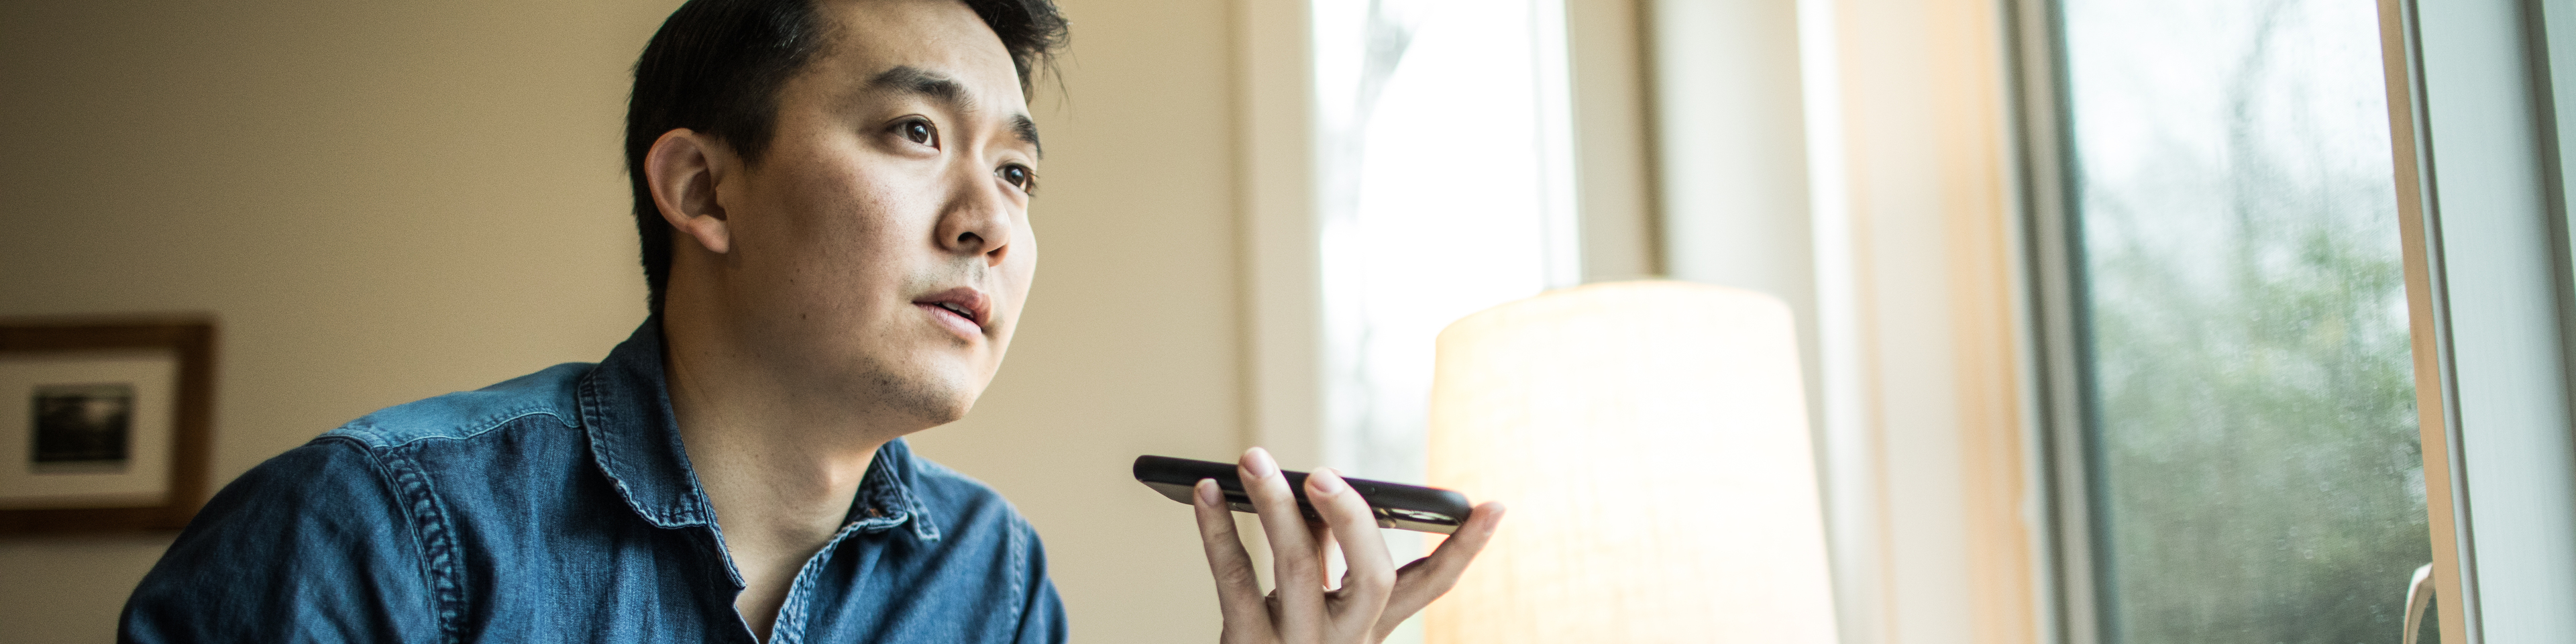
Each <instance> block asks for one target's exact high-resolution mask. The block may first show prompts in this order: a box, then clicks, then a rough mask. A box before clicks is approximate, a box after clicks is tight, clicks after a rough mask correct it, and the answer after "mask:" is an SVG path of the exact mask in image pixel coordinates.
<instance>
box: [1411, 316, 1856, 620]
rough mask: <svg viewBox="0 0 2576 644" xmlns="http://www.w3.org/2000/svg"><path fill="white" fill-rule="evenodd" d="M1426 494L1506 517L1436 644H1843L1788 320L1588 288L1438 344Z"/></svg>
mask: <svg viewBox="0 0 2576 644" xmlns="http://www.w3.org/2000/svg"><path fill="white" fill-rule="evenodd" d="M1439 351H1440V353H1439V367H1438V370H1437V375H1436V376H1435V377H1434V380H1433V384H1432V394H1431V424H1430V433H1431V450H1430V459H1431V462H1430V466H1431V481H1430V482H1431V484H1432V485H1435V486H1439V487H1446V488H1451V489H1456V490H1459V491H1462V492H1465V493H1466V494H1467V495H1468V496H1469V497H1471V498H1474V499H1476V500H1477V501H1479V502H1482V501H1486V500H1497V501H1502V502H1504V503H1505V504H1507V505H1509V506H1511V513H1510V514H1509V515H1507V517H1506V519H1505V521H1504V522H1503V526H1502V530H1501V531H1500V532H1499V533H1498V534H1497V535H1496V536H1495V538H1494V541H1493V542H1492V543H1491V544H1490V545H1489V546H1487V548H1486V550H1485V552H1484V554H1483V556H1481V557H1478V558H1477V561H1476V563H1475V565H1473V566H1470V567H1469V568H1468V571H1467V573H1466V575H1465V576H1464V577H1463V578H1461V579H1460V581H1459V583H1458V586H1457V588H1456V589H1454V590H1451V591H1450V592H1449V594H1448V595H1447V596H1446V597H1443V598H1442V599H1440V600H1439V601H1438V602H1434V603H1433V604H1432V605H1431V607H1430V608H1429V610H1428V611H1427V612H1426V615H1425V620H1426V621H1425V623H1424V628H1423V634H1424V639H1425V640H1426V642H1428V643H1429V644H1470V643H1472V644H1509V643H1514V642H1548V643H1564V644H1573V643H1587V644H1589V643H1626V642H1760V643H1763V644H1832V643H1833V642H1834V641H1835V629H1834V604H1833V591H1832V581H1831V573H1830V570H1829V568H1828V564H1827V560H1826V555H1825V531H1824V512H1823V510H1822V507H1821V502H1820V501H1819V497H1818V494H1817V484H1816V467H1815V458H1814V455H1813V453H1812V449H1811V447H1810V444H1809V442H1808V429H1807V417H1806V404H1805V402H1804V401H1803V399H1802V398H1801V396H1800V393H1799V392H1800V387H1799V383H1800V380H1799V373H1798V352H1797V338H1796V335H1795V332H1794V331H1793V330H1792V327H1791V325H1790V317H1789V309H1788V307H1787V306H1785V305H1782V304H1781V303H1780V301H1779V300H1777V299H1774V298H1772V297H1770V296H1767V295H1763V294H1760V293H1754V292H1751V291H1744V290H1738V289H1730V288H1721V287H1715V286H1704V285H1696V284H1685V283H1679V282H1626V283H1613V284H1596V285H1591V286H1583V287H1579V288H1572V289H1565V290H1559V291H1552V292H1549V293H1546V294H1542V295H1539V296H1537V297H1533V298H1529V299H1526V300H1521V301H1518V302H1512V303H1509V304H1505V305H1502V306H1498V307H1494V308H1492V309H1488V310H1486V311H1483V312H1480V313H1477V314H1475V315H1473V316H1469V317H1467V318H1466V319H1464V320H1460V321H1458V322H1457V323H1456V324H1452V325H1450V326H1449V328H1448V329H1447V330H1446V331H1443V332H1441V334H1440V344H1439Z"/></svg>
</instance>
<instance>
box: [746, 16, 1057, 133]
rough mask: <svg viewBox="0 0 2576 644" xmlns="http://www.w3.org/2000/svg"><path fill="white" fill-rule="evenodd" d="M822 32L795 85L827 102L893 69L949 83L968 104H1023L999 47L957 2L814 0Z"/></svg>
mask: <svg viewBox="0 0 2576 644" xmlns="http://www.w3.org/2000/svg"><path fill="white" fill-rule="evenodd" d="M815 14H816V17H818V18H821V19H822V20H823V22H824V24H825V25H827V28H828V29H829V32H828V35H827V37H826V38H827V39H826V41H825V43H824V47H823V50H822V52H821V53H820V55H818V56H816V57H815V59H814V60H813V61H812V62H811V63H810V64H809V65H808V67H807V70H806V72H805V73H803V74H800V75H799V78H798V79H797V81H799V82H797V83H794V84H802V85H809V86H810V87H809V89H813V90H820V91H823V92H825V93H830V94H846V93H851V92H860V91H865V90H868V89H871V85H872V84H874V83H872V81H874V80H876V79H877V78H878V77H879V76H880V75H882V74H884V73H886V72H888V71H890V70H894V69H896V68H898V67H910V68H913V69H917V70H923V71H926V72H929V73H931V74H934V75H938V76H944V77H948V78H952V79H955V80H956V81H957V82H958V83H959V84H960V85H962V86H963V87H962V89H964V90H965V91H967V92H969V93H970V94H971V96H970V97H969V98H971V99H973V101H972V102H975V103H985V102H988V101H989V102H995V103H999V104H1001V105H1008V106H1010V107H1008V108H1005V109H1002V110H999V111H1003V112H1013V111H1018V110H1020V109H1022V107H1021V106H1025V105H1026V104H1027V101H1026V99H1025V98H1024V97H1022V96H1021V95H1020V86H1019V75H1018V73H1017V72H1016V71H1015V70H1014V68H1013V67H1012V65H1011V54H1010V51H1009V50H1008V49H1005V48H1003V47H1002V39H1001V37H999V36H995V35H994V34H993V30H992V28H990V27H987V26H985V25H984V20H983V19H982V18H979V17H976V15H975V12H974V11H973V10H972V9H968V8H967V7H966V3H964V2H959V1H957V0H819V1H818V2H817V3H816V5H815Z"/></svg>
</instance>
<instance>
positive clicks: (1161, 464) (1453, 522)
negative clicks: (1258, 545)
mask: <svg viewBox="0 0 2576 644" xmlns="http://www.w3.org/2000/svg"><path fill="white" fill-rule="evenodd" d="M1280 474H1283V475H1286V476H1287V477H1288V487H1289V488H1290V489H1292V490H1295V491H1296V494H1297V510H1298V511H1299V512H1302V513H1305V515H1306V520H1308V521H1316V522H1321V521H1323V520H1324V519H1323V517H1322V515H1318V514H1315V506H1314V504H1311V503H1307V502H1306V473H1305V472H1280ZM1206 479H1216V486H1217V489H1218V490H1220V491H1223V492H1225V505H1226V507H1229V508H1233V509H1234V511H1236V512H1251V511H1253V510H1252V498H1251V497H1249V496H1245V495H1244V493H1243V479H1240V478H1237V477H1236V476H1235V474H1234V464H1233V463H1219V462H1216V461H1198V460H1191V459H1186V458H1172V457H1169V456H1138V457H1136V482H1138V483H1143V484H1145V487H1149V488H1154V491H1156V492H1161V493H1163V496H1166V497H1170V498H1171V499H1172V500H1174V501H1179V502H1182V503H1190V504H1192V505H1196V504H1195V503H1192V502H1191V500H1190V497H1191V495H1193V494H1196V493H1197V492H1196V489H1197V487H1198V484H1199V481H1202V480H1206ZM1342 480H1343V481H1345V482H1348V483H1350V484H1351V489H1353V490H1358V491H1359V493H1360V498H1362V499H1366V500H1367V501H1368V504H1369V511H1370V512H1371V513H1374V514H1376V515H1377V527H1380V528H1395V529H1398V530H1412V531H1414V532H1431V533H1437V534H1450V533H1454V532H1457V531H1458V526H1459V525H1460V524H1463V523H1466V522H1467V512H1468V510H1469V509H1470V507H1471V506H1469V505H1467V495H1464V494H1459V493H1457V492H1454V491H1450V490H1443V489H1440V488H1436V487H1422V486H1419V485H1405V484H1402V483H1388V482H1384V481H1371V480H1367V479H1354V478H1345V479H1342Z"/></svg>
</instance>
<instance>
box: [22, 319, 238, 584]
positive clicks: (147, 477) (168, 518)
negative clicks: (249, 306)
mask: <svg viewBox="0 0 2576 644" xmlns="http://www.w3.org/2000/svg"><path fill="white" fill-rule="evenodd" d="M214 353H215V327H214V324H213V323H212V322H209V321H206V320H202V319H181V320H124V321H90V322H81V321H59V320H57V321H17V322H10V321H0V534H25V533H39V532H84V531H101V530H153V529H176V528H182V527H186V526H187V525H188V519H189V518H190V517H192V516H195V515H196V513H197V508H198V506H201V505H204V504H205V501H206V495H207V492H208V490H207V489H206V488H207V481H206V476H207V452H208V451H209V450H210V448H211V447H212V445H213V443H212V437H211V436H210V435H209V432H210V431H211V428H210V425H211V424H212V422H213V418H214V376H215V370H214Z"/></svg>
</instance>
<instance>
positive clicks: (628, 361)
mask: <svg viewBox="0 0 2576 644" xmlns="http://www.w3.org/2000/svg"><path fill="white" fill-rule="evenodd" d="M668 383H669V381H668V380H666V379H665V377H664V375H663V371H662V318H661V316H659V315H656V316H653V317H651V318H648V319H646V320H644V324H643V325H641V326H638V327H636V328H635V333H634V335H630V336H627V338H626V341H625V342H622V343H619V344H618V345H617V348H616V349H612V350H610V351H609V352H608V358H607V359H605V360H601V361H600V363H599V366H597V367H595V368H593V369H591V371H590V373H589V374H588V375H585V376H583V377H582V379H581V385H580V386H581V419H582V425H583V426H584V428H585V431H586V432H588V433H589V436H590V452H591V457H592V458H593V459H594V460H595V461H597V462H598V464H599V470H600V472H601V473H603V474H606V475H607V476H608V480H609V482H610V483H611V484H612V485H614V486H615V487H616V489H617V495H618V496H619V497H622V498H624V499H625V501H626V505H627V507H628V508H631V509H633V510H634V511H635V514H636V516H639V517H642V518H643V519H644V520H645V521H647V522H650V523H652V524H653V525H656V526H660V527H664V528H679V527H687V526H701V525H707V524H710V523H713V522H714V521H715V511H714V509H713V506H712V505H711V504H710V503H708V502H707V494H706V488H705V487H704V486H702V485H700V484H699V483H698V475H697V471H696V470H693V469H691V468H690V467H689V456H688V450H687V448H685V447H683V446H682V445H681V444H680V429H679V424H678V422H677V418H678V416H677V415H675V414H673V413H672V412H671V395H670V388H669V386H668ZM918 473H919V468H917V467H915V466H914V463H913V459H912V448H911V447H910V446H908V445H905V444H904V441H903V439H900V438H898V439H895V440H893V441H890V442H887V443H886V444H885V446H884V447H880V448H878V449H877V456H876V458H875V459H874V461H873V462H871V463H870V464H869V465H868V474H867V476H866V477H865V478H862V479H860V481H859V491H858V495H857V498H856V499H853V502H852V503H851V504H850V514H849V517H848V519H847V524H848V526H847V527H849V528H856V529H858V530H860V531H863V532H878V531H883V530H888V529H892V528H894V527H895V526H899V525H905V524H910V525H911V526H912V531H913V534H915V535H916V536H919V537H920V538H922V539H924V540H933V541H935V540H937V539H938V538H939V528H938V526H937V525H935V524H934V523H933V522H932V521H931V520H930V512H929V510H930V508H929V507H928V506H926V505H924V504H923V503H922V499H921V497H920V496H918V495H916V494H914V493H913V490H914V488H915V486H916V483H917V475H918Z"/></svg>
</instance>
